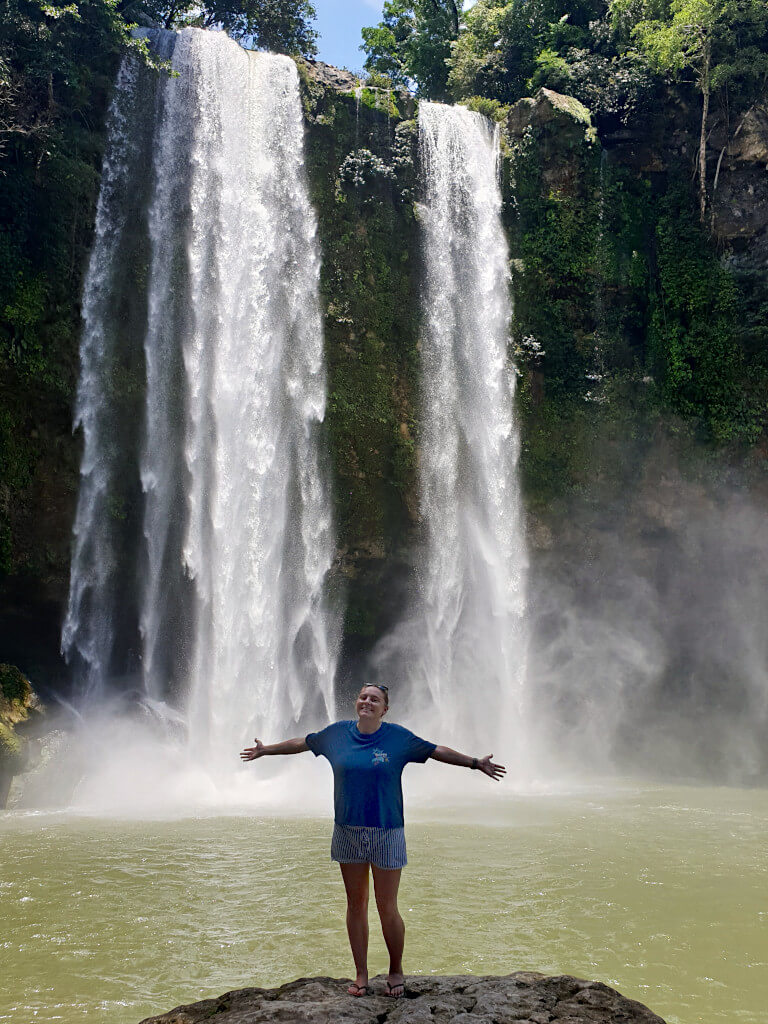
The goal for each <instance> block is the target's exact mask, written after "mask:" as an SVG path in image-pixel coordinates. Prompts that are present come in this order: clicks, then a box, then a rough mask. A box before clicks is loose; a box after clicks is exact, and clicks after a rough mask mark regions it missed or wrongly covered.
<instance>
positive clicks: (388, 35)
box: [361, 0, 461, 99]
mask: <svg viewBox="0 0 768 1024" xmlns="http://www.w3.org/2000/svg"><path fill="white" fill-rule="evenodd" d="M460 27H461V11H460V7H459V5H458V4H457V3H456V2H455V0H386V2H385V4H384V18H383V20H382V21H381V22H379V24H378V25H377V26H375V27H373V28H364V29H363V31H362V35H363V45H362V46H361V49H362V50H364V51H365V52H366V53H367V55H368V56H367V57H366V61H365V68H366V70H367V71H376V72H379V73H380V74H385V75H388V76H389V78H391V79H392V81H393V82H394V83H396V84H399V85H407V84H408V83H409V82H415V83H416V86H417V88H418V91H419V94H420V95H422V96H425V97H427V98H428V99H445V98H446V97H447V95H448V65H447V63H446V61H447V60H448V58H449V57H450V54H451V43H452V41H453V40H454V39H456V38H457V36H458V35H459V29H460Z"/></svg>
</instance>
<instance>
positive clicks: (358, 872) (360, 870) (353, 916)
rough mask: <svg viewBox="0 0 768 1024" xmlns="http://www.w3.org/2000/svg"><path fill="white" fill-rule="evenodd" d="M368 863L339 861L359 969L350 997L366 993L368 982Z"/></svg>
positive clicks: (354, 955) (354, 951)
mask: <svg viewBox="0 0 768 1024" xmlns="http://www.w3.org/2000/svg"><path fill="white" fill-rule="evenodd" d="M369 866H370V865H368V864H339V867H340V868H341V877H342V878H343V879H344V888H345V889H346V890H347V935H348V936H349V944H350V946H351V947H352V958H353V959H354V961H355V971H356V972H357V974H356V977H355V983H354V985H350V986H349V988H348V989H347V991H348V992H349V994H350V995H351V996H362V995H365V994H366V987H367V985H368V868H369Z"/></svg>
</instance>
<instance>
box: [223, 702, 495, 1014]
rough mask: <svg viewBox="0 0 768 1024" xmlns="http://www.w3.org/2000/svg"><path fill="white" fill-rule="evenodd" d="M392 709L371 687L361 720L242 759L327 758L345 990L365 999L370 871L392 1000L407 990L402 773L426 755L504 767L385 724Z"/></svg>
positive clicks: (491, 770)
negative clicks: (347, 974)
mask: <svg viewBox="0 0 768 1024" xmlns="http://www.w3.org/2000/svg"><path fill="white" fill-rule="evenodd" d="M388 710H389V692H388V689H387V687H386V686H379V685H378V684H372V685H366V686H364V687H363V688H362V690H361V691H360V694H359V696H358V698H357V701H356V703H355V711H356V712H357V722H351V721H350V722H335V723H334V724H333V725H329V726H328V727H327V728H325V729H322V730H321V731H320V732H312V733H310V734H309V735H308V736H307V737H306V738H305V739H301V738H298V739H294V740H285V741H284V742H283V743H273V744H271V745H270V746H265V745H264V744H263V743H261V742H260V741H259V740H255V743H256V746H255V747H247V748H246V749H245V750H243V751H242V753H241V754H240V757H241V758H242V760H243V761H254V760H255V759H256V758H258V757H264V756H265V755H267V754H301V753H302V752H303V751H305V750H311V751H312V753H313V754H314V755H315V757H318V756H319V755H320V754H322V755H323V756H324V757H327V758H328V760H329V761H330V763H331V767H332V768H333V781H334V811H335V813H334V821H335V823H334V828H333V840H332V842H331V858H332V859H333V860H335V861H338V862H339V866H340V867H341V875H342V878H343V879H344V886H345V888H346V892H347V933H348V935H349V944H350V946H351V947H352V956H353V958H354V961H355V970H356V972H357V974H356V977H355V980H354V982H353V984H352V985H350V986H349V988H348V989H347V991H348V992H349V994H350V995H351V996H364V995H367V994H368V879H369V871H370V872H371V873H372V874H373V888H374V892H375V895H376V908H377V910H378V912H379V918H380V919H381V929H382V932H383V933H384V941H385V942H386V944H387V950H388V952H389V975H388V978H387V995H389V996H393V997H395V998H399V997H400V996H402V995H403V994H404V992H405V982H404V978H403V964H402V960H403V946H404V942H405V925H404V924H403V919H402V917H401V916H400V913H399V912H398V909H397V890H398V887H399V885H400V872H401V870H402V868H404V867H405V864H406V855H405V835H404V832H403V790H402V784H401V776H402V771H403V768H404V767H405V766H406V764H409V763H410V762H412V761H417V762H419V763H421V764H423V763H424V762H425V761H426V760H427V758H430V757H431V758H433V760H435V761H442V762H443V763H444V764H455V765H459V766H460V767H463V768H474V769H477V770H478V771H481V772H483V773H484V774H485V775H487V776H488V777H489V778H491V779H495V780H497V781H498V780H499V779H501V778H502V776H503V775H504V774H505V773H506V768H504V767H503V766H502V765H500V764H494V763H493V762H492V761H491V758H492V757H493V754H489V755H488V756H487V757H483V758H480V759H478V758H476V757H468V756H467V755H466V754H460V753H459V752H458V751H456V750H451V748H450V747H440V746H436V744H434V743H430V742H429V741H428V740H423V739H420V738H419V737H418V736H415V735H414V734H413V733H412V732H410V731H409V730H408V729H404V728H403V727H402V726H400V725H394V724H390V723H388V722H384V721H383V718H384V716H385V715H386V713H387V711H388Z"/></svg>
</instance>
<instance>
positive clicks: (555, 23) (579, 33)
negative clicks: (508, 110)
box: [448, 0, 605, 103]
mask: <svg viewBox="0 0 768 1024" xmlns="http://www.w3.org/2000/svg"><path fill="white" fill-rule="evenodd" d="M604 7H605V2H604V0H478V2H477V3H476V4H475V5H474V6H473V7H471V8H470V9H469V10H468V11H467V12H466V14H465V16H464V31H462V33H461V35H460V36H459V38H458V39H457V40H456V42H455V43H454V44H453V47H452V54H451V58H450V60H449V65H450V68H451V72H450V76H449V79H448V84H449V86H450V87H451V91H452V92H453V94H454V95H455V96H458V97H465V96H473V95H480V96H489V97H491V98H492V99H497V100H500V101H501V102H502V103H509V102H512V101H514V100H517V99H519V98H520V97H521V96H525V95H526V94H527V93H528V92H529V91H530V89H531V88H532V83H531V80H532V78H533V76H534V75H535V73H536V72H537V69H539V68H541V67H542V66H543V65H544V64H546V63H547V62H548V61H549V62H550V63H551V62H552V61H553V60H554V61H556V62H558V63H559V64H560V65H562V66H564V65H565V63H566V62H565V60H564V59H563V58H562V56H561V54H562V53H563V52H567V51H568V50H569V49H572V48H574V47H585V46H589V45H590V43H591V42H592V41H593V40H592V36H591V26H592V24H593V23H594V21H595V19H597V18H599V17H600V15H601V14H602V13H603V11H604ZM539 84H540V83H539Z"/></svg>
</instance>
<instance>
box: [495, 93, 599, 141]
mask: <svg viewBox="0 0 768 1024" xmlns="http://www.w3.org/2000/svg"><path fill="white" fill-rule="evenodd" d="M506 123H507V130H508V131H509V133H510V135H512V136H519V135H522V134H523V132H524V131H525V129H526V128H527V127H528V126H531V127H533V128H542V127H544V125H549V124H554V125H555V126H556V127H557V130H558V132H563V131H564V132H565V133H566V135H570V134H574V135H575V137H576V138H587V139H588V140H589V141H590V142H596V141H597V136H596V134H595V129H594V128H593V127H592V115H591V114H590V112H589V110H588V108H587V107H585V106H584V104H583V103H581V102H580V101H579V100H577V99H576V98H575V97H573V96H565V95H564V94H563V93H559V92H554V90H552V89H539V91H538V92H537V93H536V95H535V96H525V97H523V99H521V100H518V101H517V103H515V104H513V106H512V107H510V110H509V113H508V114H507V122H506Z"/></svg>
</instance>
